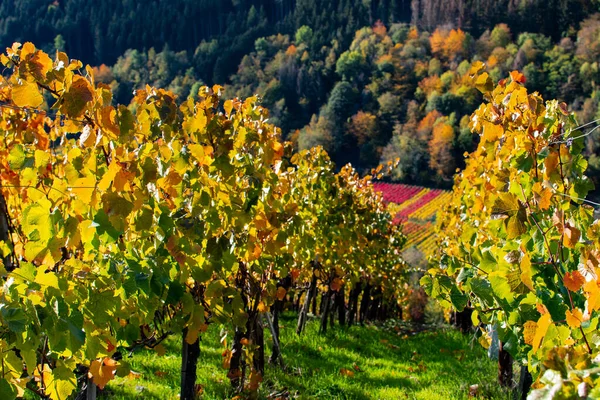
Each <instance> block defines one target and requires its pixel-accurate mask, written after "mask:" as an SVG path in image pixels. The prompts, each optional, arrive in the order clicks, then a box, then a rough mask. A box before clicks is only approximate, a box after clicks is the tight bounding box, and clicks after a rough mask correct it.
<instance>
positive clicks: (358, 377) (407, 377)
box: [100, 315, 508, 400]
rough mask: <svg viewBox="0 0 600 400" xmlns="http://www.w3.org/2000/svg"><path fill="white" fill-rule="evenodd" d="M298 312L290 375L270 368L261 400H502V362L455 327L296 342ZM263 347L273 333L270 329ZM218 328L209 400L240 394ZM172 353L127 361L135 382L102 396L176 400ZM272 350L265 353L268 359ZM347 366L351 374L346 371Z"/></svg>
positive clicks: (205, 376)
mask: <svg viewBox="0 0 600 400" xmlns="http://www.w3.org/2000/svg"><path fill="white" fill-rule="evenodd" d="M294 322H295V319H294V317H293V315H290V316H284V318H283V319H282V321H281V325H282V329H281V342H282V346H283V355H284V359H285V362H286V365H287V367H288V370H287V371H286V372H283V371H281V370H280V369H279V368H277V367H275V366H268V367H267V371H266V374H265V375H266V376H265V381H264V382H263V384H262V387H261V392H260V395H259V398H261V399H275V398H278V396H282V394H289V397H285V396H283V397H281V398H298V399H427V400H433V399H466V398H468V395H469V386H470V385H473V384H478V385H479V394H480V397H481V398H491V399H503V398H508V395H507V394H505V393H503V392H502V391H501V390H500V388H499V387H498V385H497V384H496V374H497V364H496V363H495V362H493V361H491V360H489V359H488V358H487V357H486V355H485V352H484V350H483V349H481V348H480V346H479V345H478V344H477V343H475V344H474V345H473V346H472V347H471V346H470V343H469V338H467V337H464V336H463V335H462V334H460V333H459V332H456V331H454V330H451V329H441V330H437V331H435V332H423V333H418V334H414V335H406V334H404V333H402V332H397V331H396V330H395V329H391V328H383V327H375V326H367V327H359V326H353V327H351V328H346V329H344V328H339V327H337V326H336V327H335V328H334V329H332V330H331V331H330V332H329V333H328V334H327V335H325V336H321V335H319V334H318V332H317V331H318V324H317V321H311V322H310V323H309V324H308V325H307V330H306V332H305V333H304V334H303V335H302V336H301V337H298V336H297V335H296V334H295V332H294V326H295V325H294ZM265 334H266V338H265V343H266V344H267V345H268V346H270V336H269V334H268V332H265ZM218 335H219V327H218V326H211V328H210V329H209V331H208V332H207V333H206V334H205V336H204V338H203V341H202V342H201V355H200V360H199V365H198V382H199V383H201V384H202V386H203V392H204V395H203V397H202V398H203V399H225V398H231V397H233V396H234V393H233V392H232V391H231V390H230V387H229V382H228V380H227V379H226V377H225V374H226V371H225V370H223V369H222V367H221V362H222V358H221V353H222V351H223V348H222V347H221V346H220V345H219V338H218ZM165 347H166V348H167V355H166V356H163V357H159V356H158V355H156V354H155V353H154V352H152V351H143V352H139V353H138V354H136V355H134V357H133V358H131V359H129V360H128V361H129V362H130V364H131V367H132V370H134V371H136V372H139V373H140V376H139V377H137V378H132V377H128V378H117V379H116V380H114V381H112V382H111V383H110V384H109V385H108V386H107V389H105V391H104V393H103V394H102V395H101V396H100V398H101V399H138V398H144V399H161V400H162V399H177V398H178V385H179V369H180V355H179V341H178V340H177V338H175V337H174V338H173V339H171V340H169V341H167V342H166V343H165ZM269 354H270V351H269V350H267V355H269ZM342 369H345V370H348V371H352V373H353V376H347V375H351V374H347V373H346V374H344V373H341V372H340V371H341V370H342Z"/></svg>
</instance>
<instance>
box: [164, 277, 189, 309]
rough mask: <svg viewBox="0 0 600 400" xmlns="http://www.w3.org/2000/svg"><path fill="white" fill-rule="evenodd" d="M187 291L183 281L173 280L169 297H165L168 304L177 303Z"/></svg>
mask: <svg viewBox="0 0 600 400" xmlns="http://www.w3.org/2000/svg"><path fill="white" fill-rule="evenodd" d="M184 292H185V289H184V287H183V286H182V285H181V283H179V282H177V281H175V282H171V284H170V285H169V291H168V293H167V298H166V299H165V303H166V304H177V303H178V302H179V300H181V298H182V297H183V293H184Z"/></svg>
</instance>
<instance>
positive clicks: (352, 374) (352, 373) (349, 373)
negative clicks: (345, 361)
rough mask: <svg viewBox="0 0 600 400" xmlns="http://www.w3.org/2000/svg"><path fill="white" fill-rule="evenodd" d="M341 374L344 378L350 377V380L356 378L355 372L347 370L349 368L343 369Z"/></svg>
mask: <svg viewBox="0 0 600 400" xmlns="http://www.w3.org/2000/svg"><path fill="white" fill-rule="evenodd" d="M340 374H341V375H342V376H348V377H350V378H351V377H353V376H354V371H351V370H349V369H347V368H341V369H340Z"/></svg>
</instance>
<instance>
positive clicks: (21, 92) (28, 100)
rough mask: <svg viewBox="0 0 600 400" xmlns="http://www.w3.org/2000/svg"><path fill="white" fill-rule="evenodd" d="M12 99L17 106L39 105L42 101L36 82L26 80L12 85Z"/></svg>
mask: <svg viewBox="0 0 600 400" xmlns="http://www.w3.org/2000/svg"><path fill="white" fill-rule="evenodd" d="M12 100H13V103H15V105H16V106H18V107H39V106H41V105H42V103H43V102H44V98H43V97H42V94H41V93H40V91H39V89H38V87H37V84H36V83H34V82H27V81H22V82H21V83H20V84H17V85H14V86H13V88H12Z"/></svg>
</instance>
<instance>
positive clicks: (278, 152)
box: [273, 141, 283, 158]
mask: <svg viewBox="0 0 600 400" xmlns="http://www.w3.org/2000/svg"><path fill="white" fill-rule="evenodd" d="M273 151H274V152H275V154H276V155H277V157H280V158H281V157H282V156H283V145H282V144H281V143H279V142H278V141H275V142H273Z"/></svg>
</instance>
